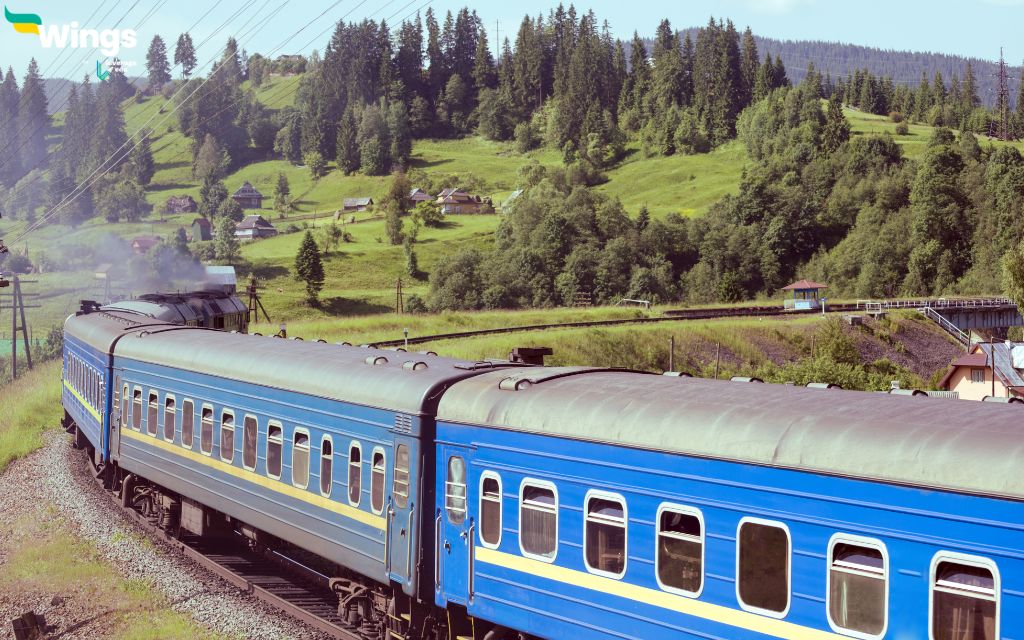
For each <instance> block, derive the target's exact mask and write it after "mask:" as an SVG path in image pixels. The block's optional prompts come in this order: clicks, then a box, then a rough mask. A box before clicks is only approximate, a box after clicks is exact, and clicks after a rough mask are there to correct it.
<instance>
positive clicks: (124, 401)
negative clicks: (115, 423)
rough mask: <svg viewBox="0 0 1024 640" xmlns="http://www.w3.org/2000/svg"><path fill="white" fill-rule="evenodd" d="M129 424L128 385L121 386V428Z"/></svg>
mask: <svg viewBox="0 0 1024 640" xmlns="http://www.w3.org/2000/svg"><path fill="white" fill-rule="evenodd" d="M127 426H128V385H124V386H123V387H121V428H122V429H123V428H125V427H127Z"/></svg>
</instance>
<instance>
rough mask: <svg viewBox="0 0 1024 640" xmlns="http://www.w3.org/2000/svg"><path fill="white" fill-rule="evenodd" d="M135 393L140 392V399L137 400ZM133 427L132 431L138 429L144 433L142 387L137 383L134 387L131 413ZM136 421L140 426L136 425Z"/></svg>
mask: <svg viewBox="0 0 1024 640" xmlns="http://www.w3.org/2000/svg"><path fill="white" fill-rule="evenodd" d="M135 394H139V401H138V402H137V403H136V402H135ZM129 417H130V418H131V425H130V426H131V429H132V431H138V432H139V433H142V387H140V386H139V385H135V386H134V387H132V410H131V415H130V416H129ZM136 422H137V424H138V426H135V425H136Z"/></svg>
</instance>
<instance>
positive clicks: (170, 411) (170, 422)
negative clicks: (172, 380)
mask: <svg viewBox="0 0 1024 640" xmlns="http://www.w3.org/2000/svg"><path fill="white" fill-rule="evenodd" d="M174 409H175V403H174V396H172V395H167V396H166V397H165V398H164V440H167V441H168V442H173V441H174V431H175V429H176V427H177V425H176V424H175V422H176V414H175V413H174Z"/></svg>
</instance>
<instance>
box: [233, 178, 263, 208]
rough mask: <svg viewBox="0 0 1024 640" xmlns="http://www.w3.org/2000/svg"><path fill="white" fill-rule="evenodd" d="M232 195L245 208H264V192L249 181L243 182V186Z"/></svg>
mask: <svg viewBox="0 0 1024 640" xmlns="http://www.w3.org/2000/svg"><path fill="white" fill-rule="evenodd" d="M231 197H232V199H234V201H235V202H237V203H238V206H240V207H242V208H243V209H262V208H263V194H262V193H260V192H259V190H257V189H256V187H254V186H252V184H251V183H249V182H248V181H246V182H244V183H242V186H241V187H239V189H238V191H236V192H234V193H233V194H232V195H231Z"/></svg>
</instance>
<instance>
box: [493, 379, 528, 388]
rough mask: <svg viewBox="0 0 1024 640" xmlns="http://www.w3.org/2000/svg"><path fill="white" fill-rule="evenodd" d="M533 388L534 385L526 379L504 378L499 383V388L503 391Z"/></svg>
mask: <svg viewBox="0 0 1024 640" xmlns="http://www.w3.org/2000/svg"><path fill="white" fill-rule="evenodd" d="M532 386H533V383H532V382H530V381H529V380H526V379H524V378H504V379H502V381H501V382H499V383H498V388H499V389H501V390H502V391H522V390H523V389H529V388H530V387H532Z"/></svg>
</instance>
